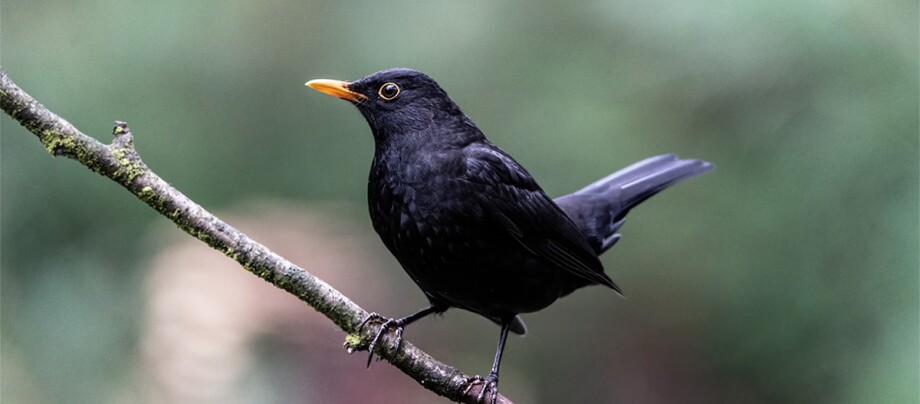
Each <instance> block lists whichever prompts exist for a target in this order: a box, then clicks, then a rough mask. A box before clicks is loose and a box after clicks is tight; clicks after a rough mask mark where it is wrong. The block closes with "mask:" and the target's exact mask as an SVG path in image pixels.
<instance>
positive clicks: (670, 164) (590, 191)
mask: <svg viewBox="0 0 920 404" xmlns="http://www.w3.org/2000/svg"><path fill="white" fill-rule="evenodd" d="M714 167H715V166H713V165H712V164H710V163H708V162H706V161H703V160H690V159H688V160H681V159H679V158H678V157H677V156H676V155H673V154H663V155H660V156H655V157H651V158H647V159H645V160H642V161H639V162H637V163H635V164H632V165H630V166H628V167H626V168H624V169H622V170H619V171H617V172H615V173H613V174H610V175H608V176H606V177H604V178H601V179H600V180H598V181H595V182H594V183H592V184H590V185H588V186H586V187H584V188H582V189H580V190H578V191H576V192H574V193H571V194H569V195H564V196H561V197H559V198H556V200H555V202H556V203H557V204H558V205H559V207H560V208H562V210H563V211H565V213H566V214H567V215H568V216H569V218H571V219H572V221H574V222H575V224H576V225H577V226H578V227H579V228H580V229H581V230H582V232H583V233H584V234H585V236H586V237H587V238H588V242H589V243H590V244H591V246H592V247H593V248H594V250H595V251H596V252H597V253H598V254H601V253H602V252H604V251H606V250H607V249H609V248H610V247H612V246H613V245H614V244H615V243H616V242H617V240H619V239H620V235H619V234H617V233H616V232H617V230H618V229H619V228H620V226H622V225H623V221H624V218H625V216H626V213H628V212H629V210H630V209H632V208H633V207H635V206H636V205H638V204H640V203H642V202H643V201H645V200H646V199H648V198H650V197H652V196H653V195H655V194H657V193H658V192H661V191H662V190H664V189H665V188H667V187H669V186H671V185H674V184H676V183H678V182H680V181H683V180H685V179H687V178H691V177H694V176H697V175H700V174H703V173H706V172H708V171H711V170H712V169H713V168H714Z"/></svg>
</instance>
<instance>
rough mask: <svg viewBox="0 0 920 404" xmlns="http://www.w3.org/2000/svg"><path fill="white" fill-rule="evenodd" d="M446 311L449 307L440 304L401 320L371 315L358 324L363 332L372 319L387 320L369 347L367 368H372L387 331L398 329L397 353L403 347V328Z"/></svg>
mask: <svg viewBox="0 0 920 404" xmlns="http://www.w3.org/2000/svg"><path fill="white" fill-rule="evenodd" d="M445 310H447V306H443V305H439V304H432V305H431V306H428V307H426V308H424V309H421V310H419V311H417V312H415V313H412V314H410V315H408V316H405V317H403V318H400V319H394V318H386V317H384V316H381V315H379V314H377V313H371V314H370V315H368V316H367V317H366V318H365V319H364V320H362V321H361V323H360V324H358V327H357V330H358V331H361V329H362V328H364V326H365V325H366V324H367V322H368V321H370V320H371V319H378V320H385V321H384V322H383V324H381V325H380V328H379V329H377V334H376V335H374V339H373V340H371V343H370V345H368V347H367V351H368V353H369V354H368V356H367V367H371V360H372V359H374V348H375V347H376V346H377V342H378V341H379V340H380V337H381V336H383V334H384V333H385V332H387V330H389V329H390V328H395V329H396V344H395V347H394V348H393V353H396V352H398V351H399V347H400V345H402V334H403V327H405V326H407V325H409V324H412V323H413V322H415V320H418V319H420V318H422V317H425V316H427V315H429V314H434V313H443V312H444V311H445Z"/></svg>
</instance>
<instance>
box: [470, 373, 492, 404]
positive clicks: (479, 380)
mask: <svg viewBox="0 0 920 404" xmlns="http://www.w3.org/2000/svg"><path fill="white" fill-rule="evenodd" d="M466 383H467V386H469V387H467V389H469V388H471V387H473V386H474V385H476V384H481V385H482V389H480V390H479V394H477V395H476V402H479V403H489V404H495V403H496V402H498V375H497V374H495V373H489V375H488V376H486V377H482V376H479V375H476V376H473V377H470V378H469V379H467V380H466ZM486 391H488V392H489V401H482V400H483V399H484V398H486Z"/></svg>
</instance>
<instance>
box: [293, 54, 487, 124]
mask: <svg viewBox="0 0 920 404" xmlns="http://www.w3.org/2000/svg"><path fill="white" fill-rule="evenodd" d="M307 86H308V87H310V88H312V89H314V90H317V91H319V92H322V93H324V94H328V95H331V96H333V97H337V98H341V99H343V100H346V101H349V102H351V103H352V104H354V105H355V106H357V107H358V109H359V110H360V111H361V114H363V115H364V118H365V119H367V123H368V124H369V125H370V127H371V130H372V131H373V132H374V137H375V138H377V140H378V141H380V140H384V139H387V138H391V137H393V136H398V135H407V134H419V133H434V132H437V131H432V130H431V129H432V127H433V126H434V125H438V126H439V127H444V126H445V125H447V126H454V125H463V126H467V125H468V126H471V127H474V126H473V125H472V122H470V121H469V119H467V118H466V116H464V115H463V112H461V111H460V108H459V107H458V106H457V104H455V103H454V102H453V100H451V99H450V97H448V96H447V93H446V92H444V90H443V89H441V86H439V85H438V83H437V82H435V81H434V80H433V79H432V78H431V77H428V76H427V75H425V74H424V73H422V72H419V71H416V70H412V69H390V70H383V71H379V72H376V73H373V74H370V75H368V76H366V77H363V78H361V79H359V80H356V81H351V82H348V81H339V80H325V79H322V80H311V81H309V82H307ZM477 132H478V130H477Z"/></svg>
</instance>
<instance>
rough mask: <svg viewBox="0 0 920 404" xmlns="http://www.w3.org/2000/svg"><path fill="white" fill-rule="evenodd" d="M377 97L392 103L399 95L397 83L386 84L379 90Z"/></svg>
mask: <svg viewBox="0 0 920 404" xmlns="http://www.w3.org/2000/svg"><path fill="white" fill-rule="evenodd" d="M377 95H379V96H380V98H383V99H384V100H387V101H391V100H392V99H394V98H396V96H398V95H399V86H397V85H396V83H386V84H384V85H382V86H380V90H377Z"/></svg>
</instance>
